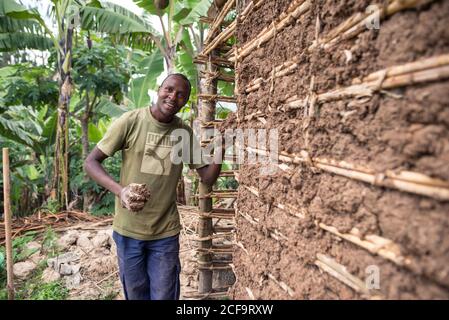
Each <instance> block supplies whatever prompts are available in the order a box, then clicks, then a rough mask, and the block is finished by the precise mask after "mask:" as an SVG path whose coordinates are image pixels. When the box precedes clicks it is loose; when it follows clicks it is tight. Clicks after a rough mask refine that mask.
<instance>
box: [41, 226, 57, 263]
mask: <svg viewBox="0 0 449 320" xmlns="http://www.w3.org/2000/svg"><path fill="white" fill-rule="evenodd" d="M57 240H58V238H57V235H56V232H55V231H54V230H53V229H52V228H51V227H48V228H47V230H46V231H45V233H44V236H43V239H42V249H43V251H44V252H45V253H47V256H48V257H50V258H51V257H55V256H57V255H58V253H59V247H58V244H57V243H56V241H57Z"/></svg>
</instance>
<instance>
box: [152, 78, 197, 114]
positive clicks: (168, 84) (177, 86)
mask: <svg viewBox="0 0 449 320" xmlns="http://www.w3.org/2000/svg"><path fill="white" fill-rule="evenodd" d="M190 91H191V85H190V81H189V80H188V79H187V78H186V76H184V75H183V74H180V73H174V74H171V75H169V76H168V77H167V78H165V80H164V81H162V84H161V86H160V87H159V89H158V91H157V102H156V108H157V109H158V111H159V112H160V113H161V114H162V115H163V116H165V117H173V116H174V115H175V114H176V113H178V112H179V110H181V108H182V107H183V106H185V104H186V103H187V101H189V96H190Z"/></svg>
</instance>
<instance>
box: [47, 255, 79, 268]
mask: <svg viewBox="0 0 449 320" xmlns="http://www.w3.org/2000/svg"><path fill="white" fill-rule="evenodd" d="M78 260H79V256H78V255H77V254H75V253H73V252H67V253H64V254H61V255H59V256H57V257H56V258H51V259H48V260H47V265H48V266H49V267H50V268H53V269H55V270H56V271H58V272H59V269H60V266H61V264H69V263H70V262H74V261H78Z"/></svg>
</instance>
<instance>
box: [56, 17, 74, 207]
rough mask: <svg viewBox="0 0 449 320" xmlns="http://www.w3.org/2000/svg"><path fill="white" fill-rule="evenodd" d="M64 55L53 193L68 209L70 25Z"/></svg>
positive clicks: (62, 59) (64, 41)
mask: <svg viewBox="0 0 449 320" xmlns="http://www.w3.org/2000/svg"><path fill="white" fill-rule="evenodd" d="M61 37H62V39H61V42H62V44H63V54H62V55H61V57H60V59H59V77H60V79H59V81H60V86H59V102H58V123H57V131H56V145H55V159H54V176H53V192H52V194H53V195H54V196H56V199H57V200H58V203H59V207H60V209H62V210H63V209H66V208H67V207H68V202H69V154H68V148H69V105H70V96H71V91H72V80H71V77H70V71H71V67H72V66H71V65H72V63H71V60H72V38H73V24H68V28H67V34H66V35H65V37H64V35H61Z"/></svg>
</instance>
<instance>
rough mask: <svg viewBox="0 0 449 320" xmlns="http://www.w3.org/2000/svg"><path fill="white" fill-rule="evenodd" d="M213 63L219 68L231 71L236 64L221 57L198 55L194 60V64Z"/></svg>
mask: <svg viewBox="0 0 449 320" xmlns="http://www.w3.org/2000/svg"><path fill="white" fill-rule="evenodd" d="M209 62H210V63H212V64H214V65H217V66H221V67H225V68H229V69H234V62H231V61H229V60H227V59H224V58H221V57H217V56H212V57H209V56H201V55H198V56H197V57H196V58H195V59H194V60H193V63H196V64H207V63H209Z"/></svg>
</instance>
